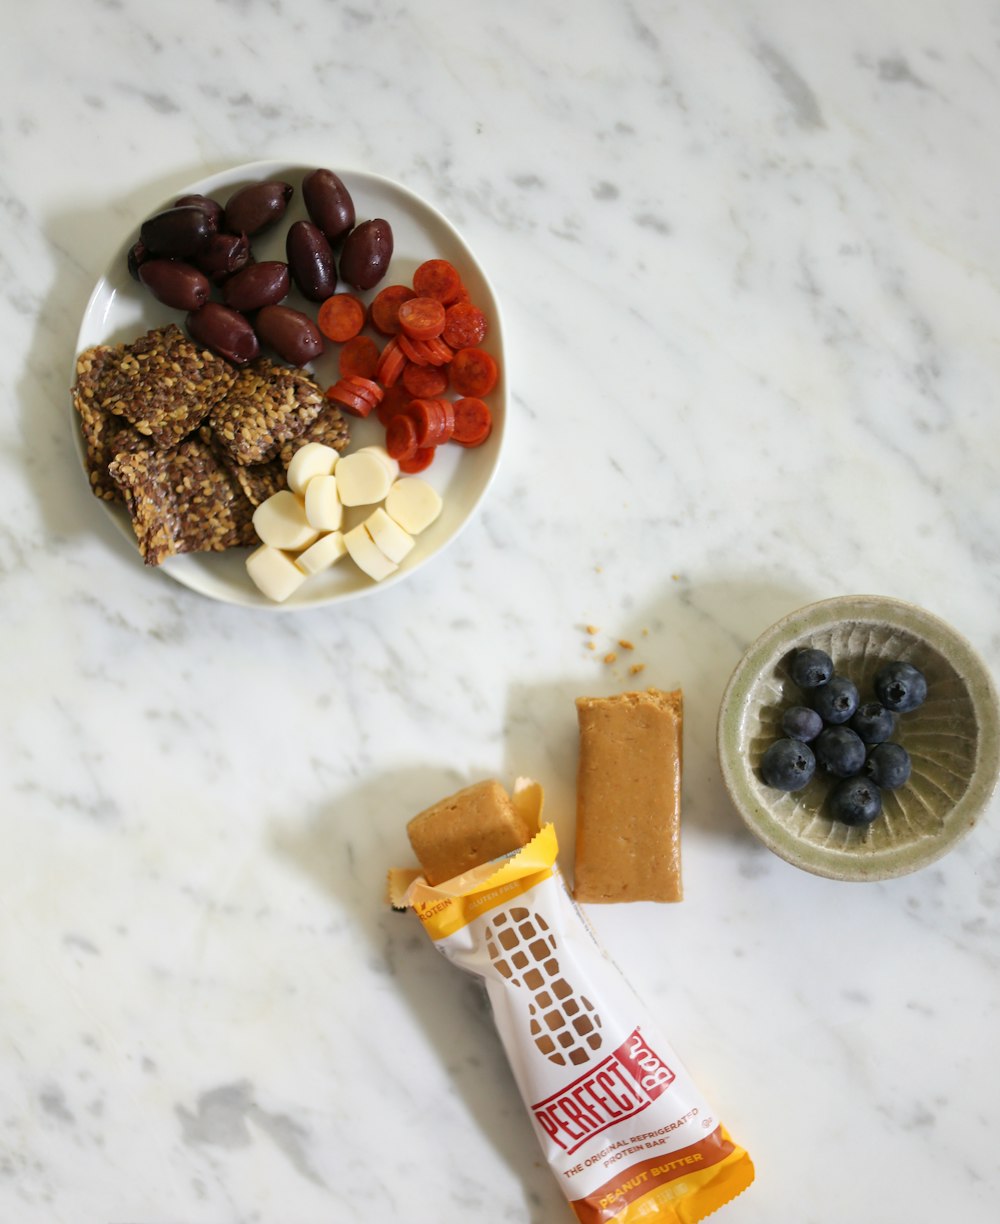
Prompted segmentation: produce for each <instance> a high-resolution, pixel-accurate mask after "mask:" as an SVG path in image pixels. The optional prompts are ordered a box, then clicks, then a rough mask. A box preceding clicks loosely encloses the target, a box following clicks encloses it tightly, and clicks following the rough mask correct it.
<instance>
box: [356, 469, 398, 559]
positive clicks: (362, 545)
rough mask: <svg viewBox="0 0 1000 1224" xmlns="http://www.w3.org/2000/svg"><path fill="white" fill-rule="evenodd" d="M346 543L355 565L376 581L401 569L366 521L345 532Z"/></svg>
mask: <svg viewBox="0 0 1000 1224" xmlns="http://www.w3.org/2000/svg"><path fill="white" fill-rule="evenodd" d="M376 462H378V460H376ZM344 544H345V545H346V546H347V551H348V552H349V553H350V554H351V557H352V559H353V561H354V563H355V565H357V566H358V568H359V569H361V570H364V572H365V573H366V574H367V575H368V577H369V578H374V579H375V581H376V582H381V581H382V579H383V578H388V577H389V575H390V574H392V573H395V571H396V570H397V569H399V566H398V565H397V564H396V562H395V561H390V560H389V558H388V557H387V556H386V555H385V553H384V552H383V551H382V550H381V548H379V546H378V545H377V544H376V543H375V541H374V540H373V539H372V538H371V536H370V535H369V534H368V529H367V527H365V525H364V523H359V524H358V525H357V527H352V528H351V530H350V531H348V532H347V533H346V534H345V536H344Z"/></svg>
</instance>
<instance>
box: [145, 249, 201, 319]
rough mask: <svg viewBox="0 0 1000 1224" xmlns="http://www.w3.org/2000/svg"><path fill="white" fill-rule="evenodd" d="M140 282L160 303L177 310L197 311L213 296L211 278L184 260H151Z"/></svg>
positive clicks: (148, 260) (147, 263)
mask: <svg viewBox="0 0 1000 1224" xmlns="http://www.w3.org/2000/svg"><path fill="white" fill-rule="evenodd" d="M139 280H140V281H141V282H142V284H144V285H145V286H146V288H147V289H148V290H149V292H150V293H151V294H152V295H153V297H155V298H156V300H157V301H158V302H162V303H163V304H164V306H172V307H173V308H174V309H175V310H197V309H198V308H199V306H204V305H205V303H206V302H207V301H208V299H209V296H210V294H211V292H212V286H211V285H210V284H209V280H208V277H207V276H206V275H205V273H204V272H199V271H198V269H197V268H194V267H192V266H191V264H189V263H184V262H183V261H182V260H180V259H147V260H145V261H144V262H143V263H142V264H140V265H139Z"/></svg>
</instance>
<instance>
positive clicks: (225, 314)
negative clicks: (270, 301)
mask: <svg viewBox="0 0 1000 1224" xmlns="http://www.w3.org/2000/svg"><path fill="white" fill-rule="evenodd" d="M268 309H272V310H273V309H277V307H269V308H268ZM184 322H185V323H186V325H187V329H188V333H189V334H190V336H191V338H192V339H193V340H195V341H197V343H198V344H203V345H204V346H205V347H206V348H208V349H211V350H212V352H213V353H217V354H218V355H219V356H220V357H225V359H226V360H227V361H231V362H232V363H233V364H234V365H246V364H247V362H248V361H253V359H254V358H255V357H257V356H259V354H260V344H259V343H258V341H257V336H256V333H255V332H254V329H253V328H252V327H251V326H250V322H249V320H248V319H246V318H245V317H244V316H243V315H241V314H240V312H239V311H238V310H233V308H232V307H231V306H223V304H222V303H221V302H206V303H205V305H204V306H202V307H201V309H200V310H193V311H192V312H191V313H190V314H189V315H188V316H187V318H186V319H185V320H184Z"/></svg>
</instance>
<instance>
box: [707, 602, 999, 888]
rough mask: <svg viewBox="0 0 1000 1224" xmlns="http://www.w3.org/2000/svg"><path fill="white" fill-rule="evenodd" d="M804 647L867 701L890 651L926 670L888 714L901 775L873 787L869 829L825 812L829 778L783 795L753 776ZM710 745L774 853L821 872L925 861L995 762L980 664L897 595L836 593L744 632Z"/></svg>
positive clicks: (970, 815) (914, 865)
mask: <svg viewBox="0 0 1000 1224" xmlns="http://www.w3.org/2000/svg"><path fill="white" fill-rule="evenodd" d="M804 647H817V648H819V649H821V650H825V651H827V653H828V654H829V655H830V656H831V657H832V659H833V661H834V666H835V668H836V670H837V671H838V672H840V673H841V674H844V675H847V676H849V677H850V678H851V679H852V680H853V681H854V682H855V684H857V686H858V688H859V690H860V694H861V700H862V701H865V700H872V699H874V693H873V689H872V683H873V678H874V676H875V673H876V672H877V671H878V669H879V668H880V667H881V666H882V665H883V664H884V663H888V662H890V661H892V660H894V659H903V660H906V661H907V662H910V663H912V664H913V665H914V666H915V667H918V668H920V670H921V671H922V672H923V673H924V675H925V676H926V677H927V684H928V694H927V700H926V701H925V702H924V704H923V705H922V706H920V708H919V709H917V710H913V711H911V712H910V713H908V714H901V715H899V716H898V722H897V729H896V732H895V734H894V736H893V738H894V739H895V740H896V741H897V742H899V743H901V744H902V745H903V746H904V747H905V748H906V750H907V751H908V752H909V754H910V757H911V760H912V762H913V772H912V774H911V777H910V780H909V782H907V783H906V785H905V786H903V787H900V788H899V789H898V790H894V791H885V792H883V807H882V813H881V815H880V816H879V817H878V818H877V819H876V820H875V821H874V823H873V824H871V825H869V826H867V827H863V828H857V827H851V826H849V825H846V824H843V823H841V822H840V821H837V820H833V819H831V818H830V817H829V816H828V815H827V813H826V811H825V808H826V797H827V793H828V791H829V789H830V786H831V781H830V779H829V778H828V777H827V776H826V775H825V774H822V773H821V772H820V771H817V774H816V776H815V777H814V778H813V780H812V781H811V782H810V783H809V784H808V786H806V787H805V788H804V789H803V790H801V791H798V792H795V793H791V794H788V793H785V792H783V791H779V790H775V789H773V788H772V787H769V786H766V785H765V784H764V782H763V781H762V780H761V778H760V773H759V766H760V760H761V757H762V756H763V754H764V752H765V750H766V749H767V747H768V745H769V744H771V743H772V742H773V741H774V740H775V739H777V738H779V737H780V736H781V734H782V732H781V727H780V723H781V715H782V712H783V711H784V710H785V709H786V708H787V707H788V706H790V705H795V704H797V703H799V702H800V701H801V698H802V694H801V692H800V690H799V689H798V688H797V686H796V685H795V684H794V683H793V682H792V680H791V678H790V676H789V675H788V661H789V659H790V657H791V655H792V654H793V653H794V652H795V651H796V650H800V649H803V648H804ZM718 749H719V762H720V764H721V766H722V776H723V778H724V780H725V784H726V787H727V789H728V791H729V794H730V796H731V797H732V800H733V803H734V804H735V805H736V809H737V811H738V812H739V813H740V815H741V816H742V818H743V820H744V821H745V822H746V824H747V825H748V826H749V828H750V829H751V830H752V831H753V832H754V833H755V834H756V835H757V837H759V838H760V840H761V841H762V842H763V843H764V845H765V846H768V847H769V848H770V849H771V850H773V851H774V852H775V854H778V855H780V856H781V857H782V858H783V859H786V860H787V861H788V862H789V863H794V864H795V866H797V867H802V868H804V869H805V870H806V871H811V872H813V873H814V874H815V875H820V876H827V877H829V878H830V879H836V880H885V879H890V878H892V877H894V876H901V875H906V874H908V873H909V872H912V871H917V870H918V869H919V868H921V867H926V866H927V864H928V863H932V862H934V860H935V859H938V858H940V857H941V856H942V855H943V854H945V853H946V852H947V851H948V850H950V849H951V848H952V846H954V845H955V843H956V842H957V841H958V840H959V839H960V838H961V837H963V836H964V835H965V834H966V833H967V832H968V831H969V830H970V829H971V828H972V827H973V825H974V824H975V823H976V821H977V820H978V819H979V817H980V815H981V814H982V812H983V810H984V808H985V807H986V805H987V804H988V802H989V800H990V796H991V795H992V794H993V791H994V788H995V786H996V782H997V775H998V771H1000V733H998V715H997V697H996V692H995V690H994V687H993V683H992V681H991V679H990V675H989V672H988V671H987V669H986V667H985V665H984V664H983V662H982V661H981V660H980V659H979V658H978V656H977V655H976V653H975V652H974V651H973V649H972V647H971V646H970V645H969V644H968V642H966V641H965V640H964V638H962V637H961V636H960V635H959V634H957V633H956V632H955V630H954V629H952V628H950V627H949V626H948V625H946V624H945V623H944V622H943V621H941V620H939V619H938V618H937V617H935V616H932V615H931V614H930V613H929V612H925V611H924V610H923V609H922V608H918V607H915V606H914V605H912V604H907V603H901V602H899V601H898V600H895V599H888V598H885V597H883V596H879V595H845V596H842V597H840V598H837V599H828V600H824V601H822V602H821V603H814V604H810V605H808V606H807V607H804V608H800V609H799V610H798V611H797V612H792V613H791V614H790V615H788V616H786V617H784V618H783V619H782V620H780V621H778V622H777V624H775V625H772V626H771V628H770V629H768V630H767V631H766V632H765V633H763V634H762V635H761V636H760V637H759V638H758V639H757V641H756V642H754V644H753V645H752V646H751V647H750V649H749V650H748V651H747V652H746V654H745V655H744V656H743V658H742V659H741V660H740V662H739V664H738V665H737V667H736V670H735V671H734V672H733V675H732V677H731V679H730V681H729V684H728V686H727V687H726V692H725V695H724V696H723V699H722V706H721V709H720V711H719V724H718Z"/></svg>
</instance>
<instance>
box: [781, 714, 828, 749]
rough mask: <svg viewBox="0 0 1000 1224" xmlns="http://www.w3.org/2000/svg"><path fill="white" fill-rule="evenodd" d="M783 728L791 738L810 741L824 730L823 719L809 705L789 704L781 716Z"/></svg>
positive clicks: (805, 741)
mask: <svg viewBox="0 0 1000 1224" xmlns="http://www.w3.org/2000/svg"><path fill="white" fill-rule="evenodd" d="M781 729H782V731H784V733H785V734H786V735H787V736H788V738H789V739H793V740H802V742H803V743H808V742H809V741H810V740H814V739H815V738H816V736H817V735H819V733H820V732H821V731H822V730H823V720H822V718H820V716H819V715H818V714H817V713H816V711H815V710H810V709H809V707H808V706H789V707H788V709H787V710H786V711H785V712H784V714H782V716H781Z"/></svg>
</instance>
